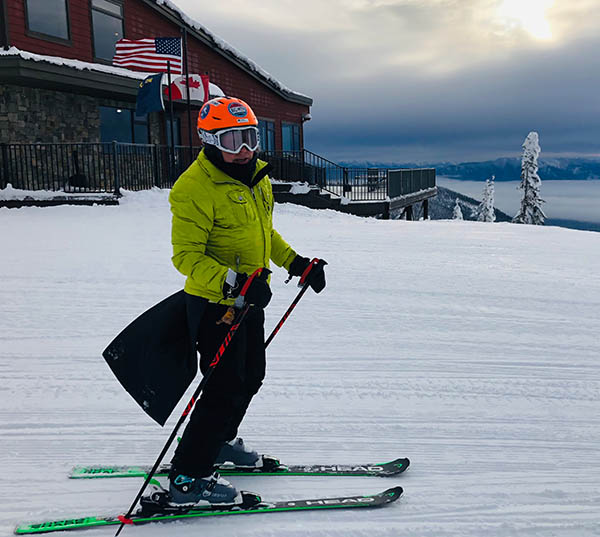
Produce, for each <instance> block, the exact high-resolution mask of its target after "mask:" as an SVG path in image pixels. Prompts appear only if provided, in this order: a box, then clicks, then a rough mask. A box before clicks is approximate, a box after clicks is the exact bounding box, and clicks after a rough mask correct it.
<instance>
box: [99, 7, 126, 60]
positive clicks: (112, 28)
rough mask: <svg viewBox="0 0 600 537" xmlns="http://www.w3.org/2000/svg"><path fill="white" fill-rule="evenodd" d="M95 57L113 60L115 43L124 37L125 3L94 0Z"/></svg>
mask: <svg viewBox="0 0 600 537" xmlns="http://www.w3.org/2000/svg"><path fill="white" fill-rule="evenodd" d="M92 31H93V34H94V57H96V58H98V59H101V60H108V61H111V60H112V59H113V56H114V55H115V43H116V42H117V41H118V40H119V39H121V38H122V37H123V5H122V4H121V3H120V2H117V1H112V0H92Z"/></svg>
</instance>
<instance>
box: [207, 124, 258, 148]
mask: <svg viewBox="0 0 600 537" xmlns="http://www.w3.org/2000/svg"><path fill="white" fill-rule="evenodd" d="M198 133H199V135H200V139H201V140H202V141H203V142H204V143H205V144H210V145H214V146H215V147H217V148H218V149H220V150H221V151H225V153H233V154H236V153H239V152H240V151H241V150H242V147H246V148H247V149H248V150H250V151H256V150H257V149H258V146H259V145H260V137H259V135H258V129H257V128H256V127H242V128H233V129H223V130H222V131H217V132H215V133H212V132H206V131H203V130H200V131H198Z"/></svg>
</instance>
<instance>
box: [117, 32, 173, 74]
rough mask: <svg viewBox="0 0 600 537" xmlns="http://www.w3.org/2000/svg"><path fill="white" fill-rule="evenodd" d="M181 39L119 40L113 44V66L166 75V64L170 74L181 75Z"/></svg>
mask: <svg viewBox="0 0 600 537" xmlns="http://www.w3.org/2000/svg"><path fill="white" fill-rule="evenodd" d="M181 51H182V47H181V38H179V37H152V38H145V39H136V40H131V39H120V40H119V41H117V43H116V44H115V57H114V58H113V65H117V66H119V67H133V68H135V69H139V70H140V71H150V72H152V73H166V72H167V62H169V63H170V65H171V73H174V74H176V75H180V74H182V72H183V71H182V65H183V62H182V58H181Z"/></svg>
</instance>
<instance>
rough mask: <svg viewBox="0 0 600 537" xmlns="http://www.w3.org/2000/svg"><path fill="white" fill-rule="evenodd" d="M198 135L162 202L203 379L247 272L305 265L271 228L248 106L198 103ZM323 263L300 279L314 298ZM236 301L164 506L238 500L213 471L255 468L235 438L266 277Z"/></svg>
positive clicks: (252, 367) (267, 294)
mask: <svg viewBox="0 0 600 537" xmlns="http://www.w3.org/2000/svg"><path fill="white" fill-rule="evenodd" d="M198 133H199V136H200V138H201V140H202V141H203V143H204V147H203V149H202V151H201V152H200V154H199V155H198V158H197V159H196V160H195V161H194V162H193V163H192V165H191V166H190V167H189V168H188V169H187V170H186V171H185V172H184V173H183V174H182V175H181V176H180V177H179V179H178V180H177V181H176V182H175V184H174V186H173V189H172V190H171V193H170V195H169V202H170V205H171V212H172V216H173V218H172V244H173V257H172V261H173V264H174V265H175V267H176V268H177V270H178V271H179V272H181V273H182V274H183V275H185V276H186V277H187V279H186V283H185V288H184V291H185V298H186V310H187V318H188V326H189V329H190V330H191V333H192V334H195V340H196V342H197V350H198V352H199V353H200V368H201V370H202V371H203V372H206V370H207V368H208V367H209V364H210V362H211V360H212V359H213V357H214V356H215V354H216V353H217V350H218V349H219V347H220V345H221V343H222V342H223V340H224V338H225V336H226V335H227V333H228V331H229V328H230V326H229V324H228V323H230V322H231V315H232V311H231V307H232V305H233V304H234V301H235V299H236V298H237V297H238V295H239V294H240V291H241V290H242V288H244V286H245V284H247V282H248V278H249V275H251V274H253V273H254V272H255V271H256V270H257V269H261V268H262V269H268V268H269V263H270V261H273V262H274V263H275V264H276V265H277V266H279V267H284V268H285V269H286V270H287V271H288V272H289V274H290V275H291V276H301V275H303V274H304V272H305V271H306V269H307V268H308V267H309V266H310V264H311V261H310V259H308V258H306V257H302V256H300V255H298V254H297V253H296V252H295V251H294V250H293V249H292V248H291V246H290V245H289V244H287V243H286V242H285V241H284V239H283V238H282V237H281V235H280V234H279V233H278V232H277V231H276V230H275V229H274V228H273V208H274V199H273V192H272V189H271V182H270V180H269V176H268V173H269V169H270V165H269V164H267V163H266V162H263V161H261V160H259V159H258V158H257V150H258V148H259V133H258V120H257V118H256V116H255V114H254V112H253V111H252V109H251V108H250V106H248V104H246V103H245V102H244V101H242V100H241V99H237V98H234V97H218V98H215V99H212V100H210V101H208V102H206V103H205V104H204V105H203V106H202V108H201V110H200V113H199V115H198ZM324 264H325V263H324V262H323V263H320V264H314V265H313V267H312V268H311V270H310V272H309V273H308V276H307V280H306V281H307V284H308V285H310V286H311V287H312V288H313V290H314V291H316V292H317V293H319V292H320V291H322V290H323V288H324V287H325V274H324V271H323V265H324ZM266 274H268V272H265V275H266ZM263 276H264V275H263ZM244 298H245V301H246V303H248V304H251V305H252V306H251V308H250V310H249V312H248V314H247V316H246V318H245V320H244V322H243V323H242V324H241V326H240V327H239V329H238V331H237V333H236V335H235V337H234V338H233V340H232V341H231V343H230V344H229V346H228V347H227V350H226V352H225V354H224V355H223V357H222V359H221V361H220V362H219V364H218V366H217V367H216V368H215V369H214V371H213V373H212V376H211V378H210V380H209V381H208V383H207V385H206V387H205V389H204V391H203V393H202V395H201V397H200V399H199V400H198V401H197V402H196V404H195V406H194V410H193V412H192V414H191V417H190V420H189V423H188V425H187V427H186V429H185V431H184V433H183V435H182V438H181V441H180V442H179V444H178V446H177V449H176V450H175V454H174V456H173V460H172V469H171V472H170V474H169V492H170V496H171V501H172V502H173V503H174V504H198V503H203V502H208V503H211V504H236V503H239V502H240V501H241V495H240V494H238V491H237V490H236V489H235V487H234V486H233V485H231V484H230V483H229V482H227V481H226V480H224V479H223V478H221V477H220V476H219V475H218V473H217V472H215V467H216V466H218V465H219V464H223V463H225V462H231V463H234V464H236V465H241V466H247V467H257V466H260V465H261V464H262V458H261V456H259V455H258V453H257V452H256V451H254V450H252V449H250V448H249V447H247V446H246V445H245V444H244V442H243V440H242V439H241V438H237V434H238V427H239V425H240V423H241V421H242V419H243V417H244V415H245V413H246V410H247V408H248V405H249V404H250V401H251V400H252V398H253V396H254V395H255V394H256V393H257V392H258V390H259V388H260V387H261V384H262V381H263V378H264V376H265V346H264V341H265V334H264V320H265V317H264V308H265V307H266V306H267V304H268V303H269V301H270V300H271V289H270V287H269V281H268V279H267V278H263V277H260V278H259V277H257V278H252V279H251V280H250V283H249V285H246V289H245V293H244Z"/></svg>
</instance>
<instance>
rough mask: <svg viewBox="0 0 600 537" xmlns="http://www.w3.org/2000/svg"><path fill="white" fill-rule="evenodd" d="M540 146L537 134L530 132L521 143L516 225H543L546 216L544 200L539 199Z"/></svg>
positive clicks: (540, 182) (540, 183)
mask: <svg viewBox="0 0 600 537" xmlns="http://www.w3.org/2000/svg"><path fill="white" fill-rule="evenodd" d="M540 151H541V149H540V144H539V137H538V133H537V132H533V131H532V132H530V133H529V134H528V135H527V138H525V142H524V143H523V158H522V159H521V184H520V185H519V188H520V189H522V190H523V199H522V200H521V209H520V210H519V212H518V213H517V214H516V216H515V217H514V218H513V222H515V223H517V224H535V225H538V226H541V225H544V220H545V218H546V215H545V214H544V211H543V210H542V203H544V200H543V199H541V198H540V187H541V185H542V180H541V179H540V176H539V175H538V157H539V155H540Z"/></svg>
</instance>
